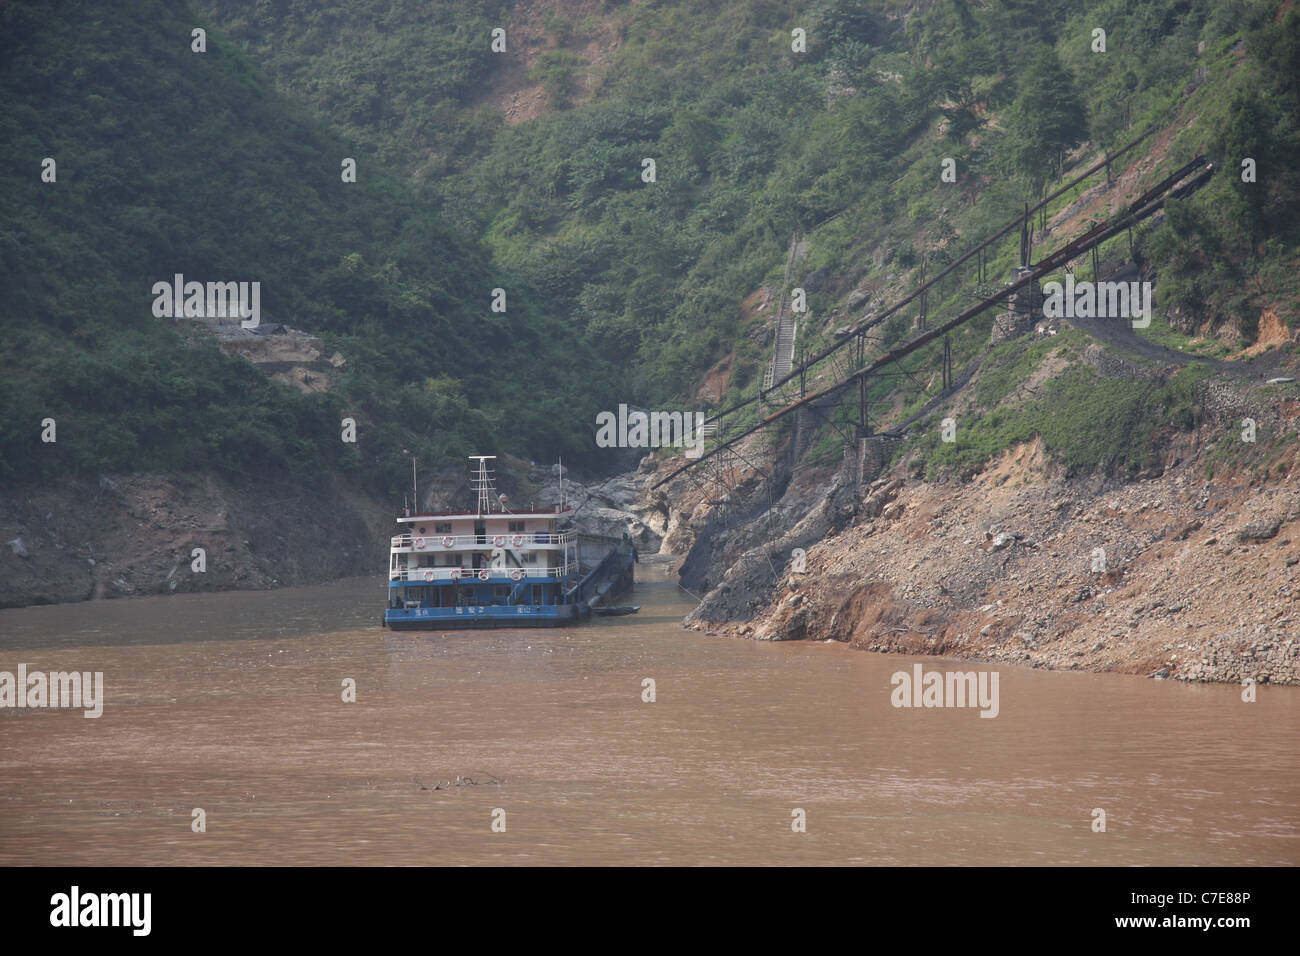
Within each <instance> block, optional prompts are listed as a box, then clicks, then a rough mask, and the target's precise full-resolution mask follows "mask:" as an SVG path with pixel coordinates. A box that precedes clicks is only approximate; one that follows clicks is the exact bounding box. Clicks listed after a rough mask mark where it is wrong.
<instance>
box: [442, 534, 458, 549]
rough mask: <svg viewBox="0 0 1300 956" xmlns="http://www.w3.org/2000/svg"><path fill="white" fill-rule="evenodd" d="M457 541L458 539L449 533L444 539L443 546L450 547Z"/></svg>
mask: <svg viewBox="0 0 1300 956" xmlns="http://www.w3.org/2000/svg"><path fill="white" fill-rule="evenodd" d="M455 543H456V539H455V538H453V537H452V536H451V535H447V537H445V538H443V539H442V546H443V547H444V548H450V547H451V546H452V545H453V544H455Z"/></svg>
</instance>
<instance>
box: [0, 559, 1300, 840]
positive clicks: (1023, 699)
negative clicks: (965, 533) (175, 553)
mask: <svg viewBox="0 0 1300 956" xmlns="http://www.w3.org/2000/svg"><path fill="white" fill-rule="evenodd" d="M638 573H639V577H640V580H639V581H638V584H637V586H636V590H635V594H634V596H632V597H631V598H630V601H631V602H632V603H637V604H640V605H642V610H641V613H640V614H638V615H635V616H632V617H624V618H607V619H597V620H596V621H595V622H593V623H592V624H590V625H586V626H581V627H577V628H573V629H567V630H502V631H478V632H447V633H446V634H441V633H438V634H423V633H411V632H405V633H392V632H389V631H386V630H383V629H381V628H380V627H379V626H378V620H379V616H380V614H381V606H382V603H383V594H384V581H383V579H382V578H374V579H369V578H368V579H362V580H351V581H343V582H336V583H332V584H329V585H324V586H321V587H314V588H297V589H285V590H278V591H263V592H231V593H224V594H211V595H183V596H171V597H165V598H161V597H160V598H141V599H129V600H113V601H99V602H93V603H83V604H70V605H63V606H57V607H41V608H24V609H18V610H8V611H2V612H0V671H9V672H11V673H12V672H16V671H17V667H18V665H19V663H25V664H27V667H28V671H29V672H31V671H37V670H41V671H56V670H74V669H75V670H78V671H92V672H93V671H102V672H103V674H104V688H105V689H104V698H105V703H104V710H103V715H102V716H101V717H99V718H98V719H86V718H84V717H83V716H82V711H80V710H55V709H48V708H47V709H21V710H18V709H3V710H0V865H15V864H24V863H36V864H94V865H99V864H163V863H166V864H262V863H272V864H316V863H329V864H473V863H491V864H583V863H585V864H722V863H732V864H807V863H829V864H854V863H869V864H940V865H942V864H1010V865H1014V864H1153V865H1169V864H1226V865H1235V864H1252V863H1269V864H1295V863H1300V733H1297V731H1300V692H1297V690H1296V689H1294V688H1272V687H1261V688H1259V691H1258V700H1257V701H1255V702H1254V703H1246V702H1243V701H1242V699H1241V688H1239V687H1231V686H1200V685H1191V686H1188V685H1184V684H1180V683H1174V682H1161V681H1152V680H1145V679H1141V678H1134V677H1123V676H1115V675H1091V674H1077V673H1050V672H1044V671H1034V670H1020V669H1015V668H1010V667H1006V666H999V667H996V668H995V667H990V666H987V665H980V664H972V663H959V662H954V661H944V660H940V659H935V658H926V659H923V660H921V661H920V663H922V664H923V665H924V667H925V669H927V670H932V669H933V670H984V671H992V670H996V671H997V673H998V675H999V683H998V688H999V712H998V715H997V717H996V718H993V719H987V718H981V717H980V716H979V711H978V710H976V709H970V708H956V707H953V708H895V707H893V706H891V702H890V701H891V694H892V693H893V690H894V688H893V687H892V686H891V681H890V678H891V675H892V674H893V673H895V672H897V671H907V672H909V673H910V672H911V670H912V667H913V665H914V664H915V663H917V660H915V659H911V658H903V657H892V656H882V655H877V654H870V653H863V652H857V651H852V650H849V649H847V648H845V647H843V646H840V645H826V644H813V643H786V644H765V643H758V642H753V641H746V640H739V639H732V638H723V637H716V636H709V635H705V634H699V633H694V632H689V631H685V630H683V629H681V627H680V626H679V623H678V622H679V621H680V619H681V617H682V615H683V614H685V613H686V612H687V611H688V610H689V609H690V607H691V605H692V601H691V598H690V597H689V596H688V595H686V594H685V593H684V592H683V591H682V590H680V589H679V588H677V587H676V586H675V585H674V584H673V583H671V580H670V579H669V578H668V576H667V575H666V574H665V573H664V572H663V569H662V566H658V565H653V564H643V565H641V566H640V567H639V568H638ZM646 678H651V679H653V681H654V682H655V683H654V691H655V700H654V701H653V702H646V701H644V700H643V699H642V698H643V693H645V691H644V690H643V681H644V679H646ZM345 679H351V680H354V681H355V682H356V701H355V703H348V702H344V700H343V699H342V697H343V684H344V681H345ZM457 777H459V778H461V780H460V785H457V784H456V779H457ZM440 785H441V787H442V788H441V789H434V788H435V787H438V786H440ZM422 787H424V788H427V789H422ZM196 808H199V809H202V810H203V811H204V819H205V822H206V832H194V831H193V824H192V821H193V819H194V813H193V811H194V810H195V809H196ZM1095 809H1097V810H1104V811H1105V815H1106V816H1105V823H1106V829H1105V832H1094V819H1095V818H1094V815H1093V811H1094V810H1095ZM796 810H802V811H803V816H804V819H805V822H806V832H796V831H795V830H794V829H793V827H792V823H793V822H795V820H796V816H795V811H796ZM496 811H503V813H500V812H496ZM503 816H504V827H505V829H504V832H498V831H496V830H494V829H493V821H494V819H496V820H498V821H500V820H501V819H502V817H503ZM499 826H500V823H499V822H498V827H499Z"/></svg>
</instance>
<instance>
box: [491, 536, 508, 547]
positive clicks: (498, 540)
mask: <svg viewBox="0 0 1300 956" xmlns="http://www.w3.org/2000/svg"><path fill="white" fill-rule="evenodd" d="M505 543H506V536H505V535H503V534H499V535H497V536H496V537H495V538H493V539H492V547H494V548H501V547H504V546H505Z"/></svg>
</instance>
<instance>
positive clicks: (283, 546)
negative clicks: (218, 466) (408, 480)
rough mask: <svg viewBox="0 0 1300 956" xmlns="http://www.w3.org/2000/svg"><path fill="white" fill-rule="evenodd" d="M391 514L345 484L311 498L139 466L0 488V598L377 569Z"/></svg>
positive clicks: (58, 598) (228, 584)
mask: <svg viewBox="0 0 1300 956" xmlns="http://www.w3.org/2000/svg"><path fill="white" fill-rule="evenodd" d="M389 513H390V509H389V508H387V507H385V506H384V503H382V502H377V501H373V500H371V499H369V498H366V497H365V496H363V495H362V494H361V493H360V492H356V491H348V490H344V489H331V490H327V491H323V492H321V494H320V495H319V496H318V497H315V498H307V497H304V496H303V495H302V489H300V488H293V489H283V488H251V489H235V488H232V487H229V486H227V485H225V484H223V483H221V482H218V481H215V480H210V479H209V480H204V481H187V480H183V479H176V478H167V477H163V476H158V475H143V474H135V475H116V476H113V477H112V478H107V477H105V478H103V479H101V480H100V481H98V482H95V481H72V480H69V481H64V482H58V483H54V484H51V485H47V486H42V487H41V488H40V489H39V490H37V491H30V492H26V493H12V494H7V495H0V534H4V535H5V536H6V540H8V541H9V548H8V549H0V607H24V606H27V605H32V604H55V603H62V602H67V601H84V600H89V599H92V598H107V597H119V596H126V595H141V594H169V593H174V592H176V593H184V592H192V591H223V590H231V589H234V588H269V587H275V586H277V585H292V584H314V583H319V582H320V581H328V580H332V579H335V578H340V577H345V576H349V575H359V574H369V573H375V572H376V571H382V569H383V566H384V561H385V555H386V554H387V551H388V539H389V537H390V536H391V534H392V524H391V518H389V519H387V520H385V518H384V516H385V515H386V514H389ZM10 536H12V537H10ZM195 549H202V551H203V564H204V569H203V570H202V571H197V570H195V565H194V563H193V562H194V561H195V554H194V552H195Z"/></svg>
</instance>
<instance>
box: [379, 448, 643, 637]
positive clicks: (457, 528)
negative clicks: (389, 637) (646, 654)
mask: <svg viewBox="0 0 1300 956" xmlns="http://www.w3.org/2000/svg"><path fill="white" fill-rule="evenodd" d="M494 457H495V456H492V455H478V456H475V457H474V458H471V459H470V460H471V461H477V462H478V468H477V470H476V471H475V472H474V476H473V482H472V484H473V488H474V490H476V491H477V492H478V506H477V508H476V509H475V510H474V511H472V512H469V511H432V512H426V513H423V514H406V515H403V516H402V517H400V518H398V519H397V523H398V525H400V526H401V533H399V534H397V535H395V536H394V537H393V540H392V547H391V549H390V551H389V558H388V606H387V607H386V608H385V610H384V624H385V625H386V626H388V627H390V628H393V629H394V630H427V631H433V630H446V629H448V628H453V627H548V626H550V627H554V626H558V625H561V624H572V623H576V622H578V621H583V620H587V619H588V618H590V617H591V608H592V604H593V603H597V604H598V603H599V602H601V601H602V600H603V599H604V597H605V595H606V594H612V593H614V592H617V591H619V590H622V589H623V588H624V587H626V586H628V585H630V584H631V582H632V563H633V557H632V545H631V542H630V541H628V540H626V539H625V540H622V541H620V540H618V539H617V538H605V537H599V536H595V535H586V534H579V533H577V532H575V531H572V530H568V528H567V526H568V525H569V523H570V519H571V517H572V516H573V513H574V512H573V508H572V507H571V506H569V505H567V504H560V505H556V506H555V509H554V510H553V511H525V512H518V513H517V512H512V511H510V510H509V508H508V507H507V501H506V499H505V497H504V496H503V495H498V494H496V489H495V487H494V481H493V476H492V470H491V468H490V467H489V466H488V462H489V461H491V460H492V459H493V458H494Z"/></svg>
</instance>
